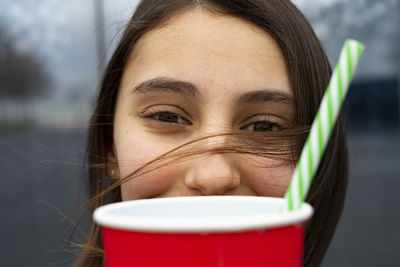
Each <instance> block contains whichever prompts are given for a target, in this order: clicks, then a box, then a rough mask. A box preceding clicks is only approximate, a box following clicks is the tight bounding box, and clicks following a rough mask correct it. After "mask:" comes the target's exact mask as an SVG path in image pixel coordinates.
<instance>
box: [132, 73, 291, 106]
mask: <svg viewBox="0 0 400 267" xmlns="http://www.w3.org/2000/svg"><path fill="white" fill-rule="evenodd" d="M132 93H140V94H147V93H176V94H181V95H183V96H187V97H190V98H197V97H199V96H200V95H201V94H200V91H199V89H198V88H197V87H196V85H194V84H193V83H190V82H186V81H182V80H177V79H172V78H168V77H155V78H152V79H149V80H145V81H143V82H141V83H139V84H138V85H136V86H135V87H134V88H133V90H132ZM234 102H235V103H236V104H237V105H246V104H262V103H265V102H275V103H281V104H286V105H291V104H293V103H294V102H293V97H292V96H291V95H290V94H288V93H285V92H282V91H281V90H277V89H264V90H257V91H252V92H248V93H245V94H243V95H241V96H239V97H237V98H236V99H235V100H234Z"/></svg>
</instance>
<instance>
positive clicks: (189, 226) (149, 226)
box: [93, 196, 313, 233]
mask: <svg viewBox="0 0 400 267" xmlns="http://www.w3.org/2000/svg"><path fill="white" fill-rule="evenodd" d="M188 201H192V202H200V201H203V202H204V201H210V202H213V201H220V202H223V201H230V202H232V201H242V202H249V203H250V204H251V203H253V204H254V203H259V204H260V203H265V204H270V205H280V207H282V206H283V203H284V201H285V200H284V199H283V198H274V197H260V196H194V197H168V198H155V199H139V200H131V201H123V202H118V203H112V204H107V205H104V206H101V207H99V208H97V209H96V210H95V211H94V213H93V219H94V221H95V222H96V223H97V224H99V225H101V226H103V227H106V228H114V229H120V230H129V231H138V232H154V233H189V232H195V233H205V232H207V233H210V232H238V231H246V230H260V229H269V228H277V227H283V226H288V225H298V224H301V223H304V222H305V221H307V220H308V219H309V218H310V217H311V216H312V214H313V208H312V206H311V205H310V204H308V203H303V205H302V206H301V208H300V209H299V210H294V211H290V212H280V211H278V212H274V213H266V214H257V215H252V216H246V217H243V216H238V217H237V218H235V219H234V220H227V219H221V218H214V217H211V218H210V217H207V218H195V219H193V218H185V219H182V218H180V219H177V218H175V219H174V218H172V219H171V218H169V219H163V220H161V218H159V219H156V218H155V217H154V216H148V217H146V216H142V217H133V216H130V217H128V216H126V215H125V216H124V215H118V214H115V213H114V214H113V213H111V212H112V211H115V210H116V209H124V208H130V207H134V206H138V205H156V204H160V203H161V204H165V203H167V202H169V203H175V204H179V203H183V202H188ZM110 213H111V214H110Z"/></svg>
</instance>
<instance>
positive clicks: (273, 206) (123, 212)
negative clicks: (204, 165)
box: [94, 196, 313, 267]
mask: <svg viewBox="0 0 400 267" xmlns="http://www.w3.org/2000/svg"><path fill="white" fill-rule="evenodd" d="M283 202H284V200H283V199H281V198H269V197H247V196H207V197H173V198H158V199H145V200H134V201H126V202H120V203H115V204H109V205H106V206H102V207H100V208H98V209H97V210H96V211H95V213H94V220H95V221H96V222H97V223H98V224H100V225H101V226H102V233H103V245H104V253H105V255H104V256H105V264H106V266H107V267H113V266H118V267H124V266H140V267H169V266H171V267H195V266H196V267H197V266H198V267H222V266H223V267H239V266H240V267H247V266H251V267H258V266H273V267H280V266H282V267H283V266H291V267H300V266H302V259H303V233H304V226H305V223H306V221H307V220H308V219H309V218H310V217H311V215H312V213H313V208H312V207H311V206H310V205H309V204H307V203H304V204H303V205H302V208H301V209H300V210H297V211H293V212H281V211H280V209H281V207H282V205H283Z"/></svg>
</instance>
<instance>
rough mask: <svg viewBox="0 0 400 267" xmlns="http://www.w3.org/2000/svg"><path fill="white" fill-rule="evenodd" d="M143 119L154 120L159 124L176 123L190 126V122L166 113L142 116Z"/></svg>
mask: <svg viewBox="0 0 400 267" xmlns="http://www.w3.org/2000/svg"><path fill="white" fill-rule="evenodd" d="M144 118H145V119H150V120H155V121H157V122H160V123H168V124H171V123H176V124H186V125H190V124H191V122H190V121H188V120H187V119H185V118H183V117H181V116H179V115H177V114H175V113H172V112H168V111H162V112H155V113H151V114H147V115H145V116H144Z"/></svg>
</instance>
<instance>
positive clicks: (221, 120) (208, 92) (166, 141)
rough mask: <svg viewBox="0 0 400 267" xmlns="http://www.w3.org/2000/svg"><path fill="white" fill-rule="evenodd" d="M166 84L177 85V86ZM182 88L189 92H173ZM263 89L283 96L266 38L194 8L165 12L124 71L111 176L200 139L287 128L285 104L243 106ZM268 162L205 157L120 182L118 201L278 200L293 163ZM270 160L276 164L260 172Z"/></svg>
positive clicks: (289, 116) (277, 58)
mask: <svg viewBox="0 0 400 267" xmlns="http://www.w3.org/2000/svg"><path fill="white" fill-rule="evenodd" d="M149 80H151V81H153V83H152V84H151V83H149V82H148V81H149ZM146 81H147V82H146ZM171 81H179V83H180V84H179V86H178V87H179V88H175V87H176V86H175V85H176V84H177V83H175V85H171ZM182 82H185V85H187V84H186V83H190V84H191V88H189V89H187V88H186V87H185V88H186V89H182V88H183V87H184V86H182ZM156 83H157V86H156V87H157V88H158V89H154V87H155V84H156ZM194 87H195V89H193V88H194ZM160 88H162V89H160ZM260 92H262V93H263V94H260ZM271 92H273V93H275V94H276V93H278V94H282V95H285V96H287V97H290V96H292V92H291V84H290V79H289V76H288V71H287V67H286V65H285V61H284V57H283V55H282V52H281V50H280V48H279V46H278V45H277V43H276V41H275V40H274V39H273V38H272V37H271V36H270V35H268V34H267V33H266V32H264V31H263V30H261V29H259V28H257V27H256V26H254V25H252V24H250V23H249V22H246V21H244V20H241V19H239V18H235V17H231V16H223V15H219V14H214V13H211V12H209V11H206V10H204V9H195V10H191V11H186V12H185V13H183V14H179V15H176V16H174V17H173V18H172V19H170V20H169V21H167V23H165V24H163V25H162V26H160V27H158V28H156V29H153V30H152V31H150V32H148V33H146V34H145V35H144V36H143V37H142V38H141V39H140V40H139V42H138V44H137V46H136V48H135V50H134V52H133V53H132V55H131V57H130V60H129V62H128V64H127V66H126V68H125V70H124V74H123V77H122V82H121V85H120V88H119V93H118V98H117V105H116V110H115V119H114V146H113V153H112V154H110V156H109V157H110V160H112V161H115V162H116V163H117V168H116V169H115V170H114V171H113V170H111V175H112V176H113V177H114V178H116V179H118V178H121V177H127V176H129V175H130V174H131V173H132V172H133V171H135V170H136V169H137V168H139V167H140V166H141V165H142V164H144V163H146V162H148V161H150V160H152V159H154V158H156V157H157V156H159V155H160V154H162V153H165V152H167V151H169V150H171V149H173V148H175V147H177V146H179V145H181V144H184V143H186V142H189V141H191V140H193V139H196V138H200V137H204V136H207V135H213V134H219V133H224V132H231V131H238V130H239V131H254V130H266V131H279V130H281V129H282V128H287V127H290V126H291V123H292V121H293V116H294V114H293V113H294V108H293V106H292V105H291V104H288V103H280V102H276V101H264V100H265V99H264V100H263V101H261V100H259V101H257V102H256V103H249V102H248V101H247V102H246V101H244V100H243V98H244V96H246V95H249V94H255V93H257V95H256V98H257V99H260V98H262V96H265V95H268V94H270V93H271ZM241 97H242V100H243V101H242V102H240V101H239V102H238V99H240V98H241ZM264 98H265V97H264ZM226 142H228V137H226V136H219V137H215V138H210V139H207V140H204V141H201V142H198V143H196V144H194V146H199V147H201V148H209V147H215V146H216V145H217V144H224V143H226ZM276 163H277V162H275V161H274V160H272V159H268V158H261V157H257V156H248V155H247V156H245V155H238V154H232V153H225V154H215V153H214V154H210V153H205V154H201V155H197V156H195V157H191V158H188V159H186V160H184V161H181V162H177V163H175V164H172V165H168V166H164V167H161V168H159V169H156V170H154V171H151V172H150V173H147V174H144V175H142V176H139V177H137V178H135V179H132V180H129V181H127V182H125V183H123V184H122V185H121V193H122V199H123V200H124V201H125V200H133V199H141V198H153V197H171V196H199V195H260V196H273V197H282V196H283V195H284V193H285V191H286V188H287V186H288V184H289V180H290V178H291V175H292V173H293V170H294V166H292V165H289V164H286V165H283V164H279V166H278V165H277V164H276ZM271 164H275V165H276V166H275V167H274V168H265V167H264V168H263V167H262V166H268V165H271Z"/></svg>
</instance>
